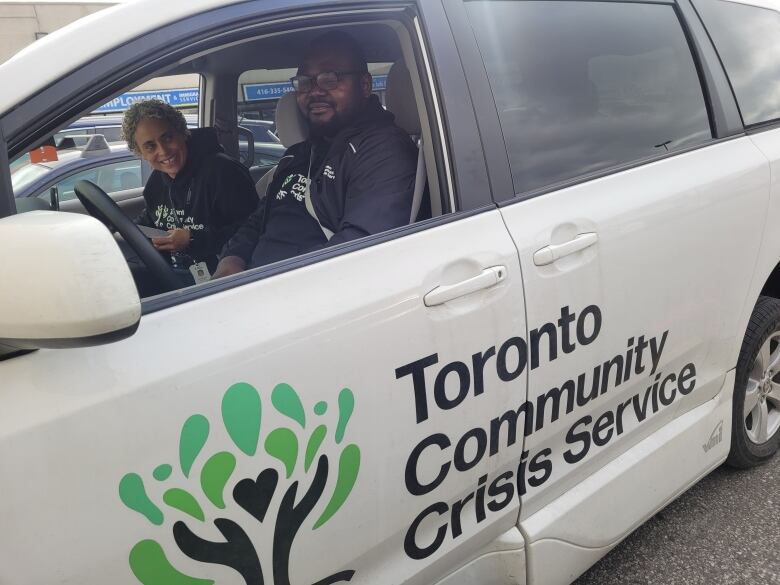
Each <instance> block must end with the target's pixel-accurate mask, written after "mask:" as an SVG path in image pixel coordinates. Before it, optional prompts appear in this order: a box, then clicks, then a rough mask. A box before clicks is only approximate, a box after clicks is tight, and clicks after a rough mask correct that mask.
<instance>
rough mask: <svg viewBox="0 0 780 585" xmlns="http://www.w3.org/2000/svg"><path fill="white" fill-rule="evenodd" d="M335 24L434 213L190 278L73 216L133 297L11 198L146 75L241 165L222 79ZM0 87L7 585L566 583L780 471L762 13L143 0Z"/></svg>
mask: <svg viewBox="0 0 780 585" xmlns="http://www.w3.org/2000/svg"><path fill="white" fill-rule="evenodd" d="M773 6H774V7H773ZM330 29H340V30H344V31H347V32H349V33H350V34H351V35H352V36H353V37H354V38H355V39H357V40H358V42H359V43H360V44H361V45H362V47H363V49H364V51H365V54H366V55H367V58H368V60H369V68H376V69H377V70H379V68H380V67H390V73H389V77H388V81H387V97H386V107H387V109H388V110H390V111H391V112H393V113H394V114H395V115H396V121H397V123H398V124H399V125H401V126H402V127H403V128H404V129H405V130H407V131H408V132H409V134H410V135H413V137H414V138H415V140H416V141H417V144H418V145H419V152H420V156H419V161H420V162H419V170H420V173H421V174H420V176H421V177H422V178H423V180H424V181H425V182H426V184H427V188H426V189H425V191H424V196H425V197H426V198H428V201H427V202H426V203H427V204H429V205H430V209H431V217H430V218H428V219H424V220H421V221H411V222H410V223H409V225H406V226H403V227H400V228H397V229H393V230H391V231H388V232H385V233H381V234H376V235H372V236H369V237H365V238H362V239H358V240H354V241H351V242H347V243H343V244H340V245H337V246H331V247H328V248H326V249H323V250H320V251H317V252H311V253H308V254H304V255H301V256H298V257H295V258H291V259H289V260H284V261H281V262H277V263H274V264H270V265H268V266H264V267H260V268H256V269H253V270H249V271H246V272H243V273H241V274H238V275H234V276H231V277H228V278H224V279H218V280H212V281H209V282H204V283H200V284H197V285H193V286H189V287H183V288H182V287H181V285H179V284H178V282H179V281H178V280H176V279H175V278H172V277H171V274H170V268H169V265H168V264H167V263H166V262H164V261H162V260H161V257H160V255H159V254H157V252H156V251H155V250H154V249H153V248H152V247H151V245H150V244H149V243H148V240H146V239H145V238H144V237H142V236H139V234H138V231H137V229H136V228H135V227H134V225H133V224H132V222H129V221H122V218H123V217H124V216H122V212H121V210H120V209H119V208H117V207H116V206H115V205H113V204H112V203H110V200H108V201H109V203H106V202H105V198H100V193H98V194H97V195H95V194H94V193H93V194H92V195H93V196H95V197H97V199H95V201H96V202H97V203H94V202H93V203H94V205H92V206H87V208H88V209H92V211H93V212H94V213H95V214H96V215H99V216H103V219H106V218H108V220H109V221H110V222H111V223H113V225H114V226H116V227H117V229H118V230H119V232H120V234H121V236H122V237H123V238H124V239H125V241H126V242H127V243H128V244H129V245H130V246H132V247H134V248H135V251H136V252H137V254H138V256H139V257H141V258H142V259H145V260H146V262H147V268H148V270H149V271H150V272H151V273H152V274H153V277H154V278H155V279H157V281H158V284H159V287H160V290H162V291H163V292H162V293H161V294H156V295H154V296H149V297H146V298H140V297H139V293H138V292H137V288H136V284H135V282H134V280H133V273H131V271H130V270H129V268H128V265H127V263H126V261H125V256H124V255H123V254H122V253H121V252H120V248H119V246H118V245H117V240H116V238H115V236H114V235H112V233H111V232H110V231H109V230H108V229H107V228H106V226H105V225H104V223H102V222H101V221H98V219H95V218H93V217H90V216H88V215H84V214H78V213H68V212H64V211H60V212H57V211H53V210H51V209H48V207H49V201H48V199H46V198H42V199H37V200H35V201H34V202H33V203H32V204H30V202H29V201H27V202H26V203H25V204H22V203H23V202H22V201H19V202H16V201H15V200H14V198H13V193H12V190H11V177H10V171H9V168H10V167H9V165H10V163H11V162H12V161H13V160H15V159H17V158H18V157H21V156H24V155H25V154H26V153H28V152H30V151H32V150H34V149H36V148H38V147H39V146H40V145H41V144H42V143H43V142H44V140H45V139H46V137H48V136H51V135H52V134H53V133H55V132H57V131H58V130H60V129H63V128H65V127H67V126H68V125H69V124H70V123H72V122H73V121H74V120H76V119H78V118H79V117H81V116H83V115H85V114H86V113H88V112H90V111H93V110H95V109H96V108H97V107H99V106H100V105H101V104H104V103H106V102H108V101H109V100H111V99H113V98H114V97H116V96H117V95H120V94H122V93H123V92H126V91H129V90H131V89H132V88H134V87H136V86H138V85H139V84H141V83H143V82H144V81H146V80H148V79H150V78H152V77H155V76H159V75H173V74H198V75H199V76H200V93H199V95H200V98H199V99H200V107H199V117H200V120H199V125H201V126H219V127H220V131H221V134H220V138H221V141H222V144H223V146H224V148H225V149H226V151H227V152H228V153H231V154H233V155H234V156H235V155H238V152H239V129H238V128H237V125H236V124H234V123H233V124H230V123H228V121H234V122H235V121H236V120H237V113H238V111H239V109H241V108H242V107H243V106H244V104H243V103H241V100H243V99H244V92H243V91H242V89H243V85H245V84H246V83H247V80H249V79H252V78H253V76H252V73H253V72H256V71H258V70H261V71H270V72H272V73H273V74H274V75H277V74H278V76H282V75H285V74H286V72H292V73H290V74H294V71H295V68H296V66H297V64H298V62H299V60H300V58H301V55H302V51H303V49H304V47H305V46H306V45H307V43H308V42H309V40H310V39H312V38H314V36H316V35H318V34H321V33H322V32H323V31H325V30H330ZM0 85H1V86H2V88H3V90H2V93H0V265H2V267H3V270H2V279H1V280H0V405H1V407H0V527H1V528H0V583H3V584H9V585H11V584H12V585H27V584H29V585H33V584H35V585H53V584H55V583H62V584H65V583H73V584H79V585H97V584H101V585H102V584H105V583H111V584H112V585H113V584H123V583H127V584H133V583H143V584H144V585H207V584H214V583H216V584H218V585H242V584H243V585H257V584H267V585H271V584H274V585H291V584H292V585H328V584H333V583H347V582H348V583H354V584H357V583H361V584H371V585H402V584H403V585H430V584H438V585H467V584H469V585H474V584H479V585H510V584H515V585H517V584H527V585H557V584H566V583H570V582H571V581H573V580H574V579H576V577H577V576H578V575H580V574H581V573H582V572H583V571H584V570H586V569H587V568H588V567H589V566H590V565H591V564H593V563H594V562H595V561H596V560H598V559H599V558H600V557H602V556H603V555H605V554H606V553H607V552H608V551H609V550H610V549H611V548H613V547H614V546H615V545H616V544H617V543H619V542H620V541H621V540H622V539H624V538H625V537H626V536H627V535H629V534H630V533H631V532H632V531H633V530H634V529H635V528H637V526H639V525H640V524H641V523H642V522H643V521H644V520H646V519H647V518H649V517H650V516H652V515H653V514H654V513H655V512H657V511H658V510H660V509H661V508H663V507H664V506H665V505H666V504H668V503H669V502H670V501H671V500H673V499H674V498H675V497H677V496H678V495H679V494H681V493H682V492H683V491H685V490H686V489H687V488H689V487H690V486H691V485H693V484H694V483H695V482H696V481H698V480H699V479H700V478H702V477H703V476H704V475H706V474H707V473H708V472H710V471H711V470H713V469H714V468H716V467H717V466H719V465H721V464H722V463H724V461H727V462H729V463H731V464H733V465H735V466H741V467H746V466H751V465H756V464H759V463H761V462H763V461H765V460H767V459H768V458H769V457H771V456H772V455H773V453H774V452H775V451H776V450H777V447H778V440H780V431H779V430H780V300H779V299H780V265H779V264H778V262H780V229H778V227H777V226H778V225H780V180H778V177H780V13H778V11H777V8H776V5H775V4H774V3H773V2H771V1H770V0H751V1H748V0H739V1H733V0H732V1H726V0H615V1H595V0H245V1H238V0H198V1H197V2H193V1H192V0H166V1H165V2H160V1H158V0H134V1H133V2H127V3H124V4H121V5H118V6H115V7H112V8H109V9H106V10H104V11H102V12H99V13H97V14H93V15H91V16H89V17H87V18H85V19H83V20H81V21H78V22H77V23H75V24H74V25H72V26H70V27H67V28H65V29H62V30H60V31H57V32H56V33H53V34H51V35H49V36H47V37H45V38H43V39H41V40H39V41H37V42H35V43H34V44H33V45H32V46H30V47H29V48H27V49H25V50H24V51H22V52H21V53H19V54H18V55H17V56H15V57H14V58H12V59H11V60H10V61H8V62H7V63H5V64H3V65H2V66H0ZM283 126H284V124H283V123H279V135H280V137H282V140H283V141H285V140H286V142H287V144H286V145H287V146H289V145H290V144H291V143H292V142H295V141H296V140H300V139H301V137H300V136H299V137H297V139H295V138H290V136H291V135H290V134H289V133H286V130H285V128H284V127H283ZM285 136H287V137H288V138H287V139H285ZM140 194H141V189H138V193H137V195H138V196H140ZM82 195H83V194H82ZM30 199H31V200H32V199H35V198H30ZM17 203H19V205H17Z"/></svg>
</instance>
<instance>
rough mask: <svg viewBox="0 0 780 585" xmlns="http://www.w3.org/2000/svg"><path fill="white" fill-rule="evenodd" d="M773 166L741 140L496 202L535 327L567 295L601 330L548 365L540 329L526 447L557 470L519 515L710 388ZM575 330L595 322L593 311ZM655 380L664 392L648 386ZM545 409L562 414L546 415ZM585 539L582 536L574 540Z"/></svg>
mask: <svg viewBox="0 0 780 585" xmlns="http://www.w3.org/2000/svg"><path fill="white" fill-rule="evenodd" d="M768 175H769V170H768V165H767V162H766V159H765V157H764V156H763V155H762V154H761V153H760V152H759V151H758V149H757V148H756V147H755V146H754V144H753V143H752V142H751V141H750V140H749V139H748V138H747V137H741V138H736V139H733V140H729V141H726V142H723V143H720V144H715V145H711V146H707V147H704V148H701V149H698V150H695V151H691V152H688V153H685V154H680V155H678V156H674V157H669V158H667V159H664V160H660V161H657V162H653V163H650V164H646V165H643V166H639V167H636V168H633V169H630V170H627V171H624V172H621V173H617V174H614V175H610V176H608V177H604V178H600V179H596V180H593V181H589V182H586V183H582V184H580V185H577V186H574V187H570V188H567V189H563V190H561V191H557V192H553V193H549V194H546V195H544V196H539V197H534V198H532V199H529V200H527V201H522V202H519V203H516V204H513V205H508V206H505V207H503V208H502V209H501V213H502V215H503V216H504V218H505V219H506V223H507V226H508V228H509V230H510V233H511V234H512V236H513V238H514V239H515V242H516V244H517V247H518V249H519V251H520V259H521V266H522V269H523V279H524V284H525V291H526V306H527V310H528V322H529V328H531V329H533V328H534V327H535V326H538V325H539V324H541V323H543V322H545V321H549V320H551V319H553V318H554V317H556V316H557V315H558V314H559V313H560V309H559V307H561V306H563V305H569V306H570V307H571V312H572V313H574V312H575V311H576V312H579V311H582V310H583V308H584V307H586V306H589V305H591V306H593V305H595V306H597V307H600V308H601V310H600V314H601V326H600V331H599V332H598V334H597V335H595V339H593V340H592V341H591V342H590V343H589V344H588V345H582V344H575V345H576V348H575V349H574V350H573V351H572V352H571V353H568V354H566V353H565V351H562V350H561V348H560V347H559V349H558V354H557V356H556V359H555V360H554V361H552V362H550V361H548V360H547V357H548V350H547V347H548V336H547V335H545V336H543V337H542V338H541V339H542V340H541V341H540V345H541V349H540V352H541V359H540V362H539V366H538V367H537V368H533V369H531V371H530V378H529V395H528V396H529V402H532V403H534V406H535V407H536V408H535V410H536V413H535V428H534V432H533V433H532V434H530V435H529V436H528V437H527V438H526V442H525V449H526V450H527V451H528V452H529V453H530V455H529V458H533V457H534V454H536V453H541V452H544V451H545V450H547V451H549V452H550V453H549V454H548V456H547V457H546V458H547V459H549V460H550V461H551V462H552V472H551V473H550V474H547V475H543V474H542V473H537V475H536V477H538V478H539V479H540V481H542V485H541V486H536V487H535V489H531V490H530V491H529V493H528V494H527V495H526V497H525V498H524V499H523V508H522V515H521V520H523V519H525V518H528V517H529V516H530V515H532V514H535V513H537V512H538V511H540V510H542V509H543V508H545V507H546V506H548V505H549V504H550V503H551V502H552V501H553V500H555V499H556V498H558V497H560V496H561V495H563V494H564V493H565V492H566V491H568V490H570V489H573V488H575V486H577V485H578V484H580V482H582V481H584V480H586V478H587V477H588V476H590V475H591V474H592V473H593V472H594V471H595V470H597V469H599V468H601V467H602V466H603V465H605V464H606V463H607V462H608V461H611V460H614V459H615V458H616V457H618V456H619V455H620V454H621V453H623V452H625V451H626V450H627V449H629V448H630V447H631V446H633V445H635V444H637V443H638V442H639V441H640V440H642V439H643V438H645V437H647V436H649V435H650V434H651V433H652V432H654V431H657V430H658V429H660V428H661V427H663V426H664V425H666V424H669V423H671V422H672V421H673V420H674V419H675V417H677V416H679V415H680V414H681V413H684V412H686V411H688V410H691V409H692V408H694V407H696V406H698V405H700V404H703V403H705V402H708V401H710V400H711V399H712V398H713V397H714V396H715V395H716V394H717V393H718V391H719V390H720V388H721V387H722V386H723V382H724V379H725V376H726V372H727V371H728V370H729V369H732V368H733V367H735V365H736V353H737V351H738V347H739V341H738V339H737V331H738V329H739V314H740V311H741V309H742V307H744V306H745V305H751V306H752V304H753V303H754V299H753V298H749V297H748V293H749V283H750V280H751V278H752V274H753V270H754V262H752V261H748V262H746V261H745V259H746V258H748V259H749V258H755V257H756V255H757V254H758V251H759V247H760V245H761V234H762V230H763V225H764V222H765V221H766V220H767V216H766V210H767V206H768V203H769V193H768V184H769V176H768ZM584 233H595V234H597V238H598V239H597V242H596V243H595V244H593V245H591V246H589V247H587V248H585V249H584V250H582V251H579V252H576V253H574V254H571V255H568V256H566V257H563V258H561V259H560V260H558V261H556V262H554V263H552V264H549V265H544V266H537V265H535V264H534V262H535V259H534V254H535V253H536V251H537V250H540V249H542V248H544V247H545V246H548V245H550V243H560V242H565V241H567V240H569V239H571V238H573V237H574V236H575V235H576V234H584ZM728 234H740V237H738V238H731V237H728ZM734 307H739V309H740V311H735V310H734ZM578 325H579V322H578ZM583 327H584V330H583V331H584V333H585V334H589V332H592V331H593V327H594V319H589V320H588V321H587V322H586V323H584V324H583ZM571 328H572V330H573V329H574V326H573V323H572V326H571ZM572 336H573V333H572ZM578 336H579V333H578ZM740 341H741V340H740ZM642 342H644V343H645V344H646V345H647V346H646V347H645V348H644V350H643V352H642V354H641V356H642V357H641V364H640V360H639V358H638V357H637V356H639V355H640V352H639V350H638V347H639V346H640V343H642ZM558 344H559V346H562V345H563V342H562V340H561V339H560V335H559V339H558ZM656 354H657V355H656ZM654 356H655V357H654ZM629 362H630V363H631V364H632V365H631V368H629V367H624V366H627V365H628V364H629ZM604 372H607V373H608V375H609V381H608V382H607V383H606V385H605V376H604ZM583 376H584V377H583ZM618 380H619V382H618ZM682 380H686V382H685V383H684V384H681V382H682ZM567 381H570V384H571V385H572V386H571V392H569V393H564V394H563V397H562V398H561V403H565V402H566V399H567V398H572V397H570V396H569V395H570V394H574V389H573V387H574V386H577V400H575V401H573V404H572V405H571V406H572V407H571V408H564V407H563V406H560V407H559V408H557V409H556V408H555V406H556V405H555V402H554V401H553V400H551V399H550V398H549V396H550V393H551V389H558V388H561V387H562V386H565V385H566V383H567ZM690 384H693V386H692V387H691V388H690V389H688V386H689V385H690ZM580 386H582V388H581V389H580ZM659 386H660V388H661V392H662V393H664V395H665V397H666V399H667V400H663V399H662V398H660V397H656V394H657V392H658V388H659ZM594 387H595V391H594V390H593V388H594ZM680 388H682V389H680ZM686 389H687V391H686ZM545 396H547V397H548V398H545ZM582 397H584V398H585V400H580V398H582ZM588 398H589V399H588ZM540 400H543V401H544V400H546V402H544V409H542V408H539V402H540ZM582 402H585V404H581V403H582ZM543 410H544V412H542V411H543ZM550 412H552V413H555V412H558V413H559V414H560V417H559V418H558V419H557V420H555V421H551V420H550V417H551V415H550ZM609 413H612V414H609ZM542 415H543V420H541V419H540V417H542ZM553 416H554V414H553ZM586 417H589V418H586ZM640 419H641V422H640ZM599 421H601V422H600V423H599ZM540 422H541V428H540ZM600 424H601V425H603V426H602V427H601V428H600V429H599V430H598V431H596V430H595V429H596V428H597V427H599V425H600ZM594 432H595V433H596V434H597V435H598V440H596V439H594ZM597 443H601V445H600V446H599V445H597ZM669 456H670V457H671V456H673V454H672V453H670V454H669ZM627 513H629V512H628V511H627ZM633 513H639V510H638V509H637V510H631V512H630V514H633ZM587 539H588V537H587V535H586V534H584V533H583V534H582V535H581V538H580V539H575V540H573V541H572V542H573V544H577V545H584V544H585V543H586V542H589V541H588V540H587Z"/></svg>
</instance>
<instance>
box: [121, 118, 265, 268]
mask: <svg viewBox="0 0 780 585" xmlns="http://www.w3.org/2000/svg"><path fill="white" fill-rule="evenodd" d="M188 197H189V200H190V202H189V204H187V199H188ZM144 200H145V201H146V209H145V210H144V212H143V213H142V214H141V215H140V216H138V218H136V220H135V222H136V223H137V224H140V225H145V226H149V227H155V228H158V229H161V230H170V229H175V228H177V227H186V228H188V229H189V230H190V245H189V246H188V247H187V248H186V249H185V250H183V253H184V254H187V255H188V256H190V257H191V258H192V259H193V260H195V261H196V262H200V261H205V262H206V263H207V264H208V266H209V269H210V270H212V271H213V270H214V268H215V267H216V263H217V255H218V254H219V251H220V250H221V249H222V246H224V244H225V242H227V241H228V239H230V237H231V236H232V235H233V234H234V233H235V231H236V229H238V227H239V226H240V225H241V224H242V222H243V221H244V220H246V218H247V217H248V216H249V214H251V213H252V212H253V211H254V210H255V209H256V208H257V204H258V199H257V193H256V192H255V185H254V182H253V181H252V177H251V176H250V175H249V171H247V169H246V168H244V166H243V165H241V164H240V163H239V162H238V161H236V160H234V159H232V158H230V157H229V156H227V155H226V154H224V152H222V147H221V146H220V144H219V142H218V141H217V135H216V132H215V131H214V129H213V128H199V129H196V130H192V132H191V135H190V137H189V139H188V140H187V161H186V163H185V164H184V167H183V168H182V169H181V171H179V173H178V174H177V175H176V178H174V179H171V178H170V177H169V176H168V175H167V174H165V173H163V172H161V171H153V172H152V174H151V176H150V177H149V180H148V181H147V182H146V186H145V187H144ZM173 210H175V213H176V216H175V217H174V211H173Z"/></svg>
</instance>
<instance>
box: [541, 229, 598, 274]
mask: <svg viewBox="0 0 780 585" xmlns="http://www.w3.org/2000/svg"><path fill="white" fill-rule="evenodd" d="M598 239H599V237H598V234H596V233H595V232H588V233H586V234H579V235H578V236H577V237H576V238H574V239H573V240H569V241H568V242H566V243H565V244H550V245H549V246H545V247H544V248H542V249H541V250H537V251H536V252H535V253H534V264H536V265H537V266H546V265H547V264H552V263H553V262H555V261H556V260H558V258H563V257H564V256H568V255H569V254H574V252H579V251H580V250H584V249H585V248H588V247H590V246H592V245H593V244H595V243H596V242H597V241H598Z"/></svg>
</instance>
